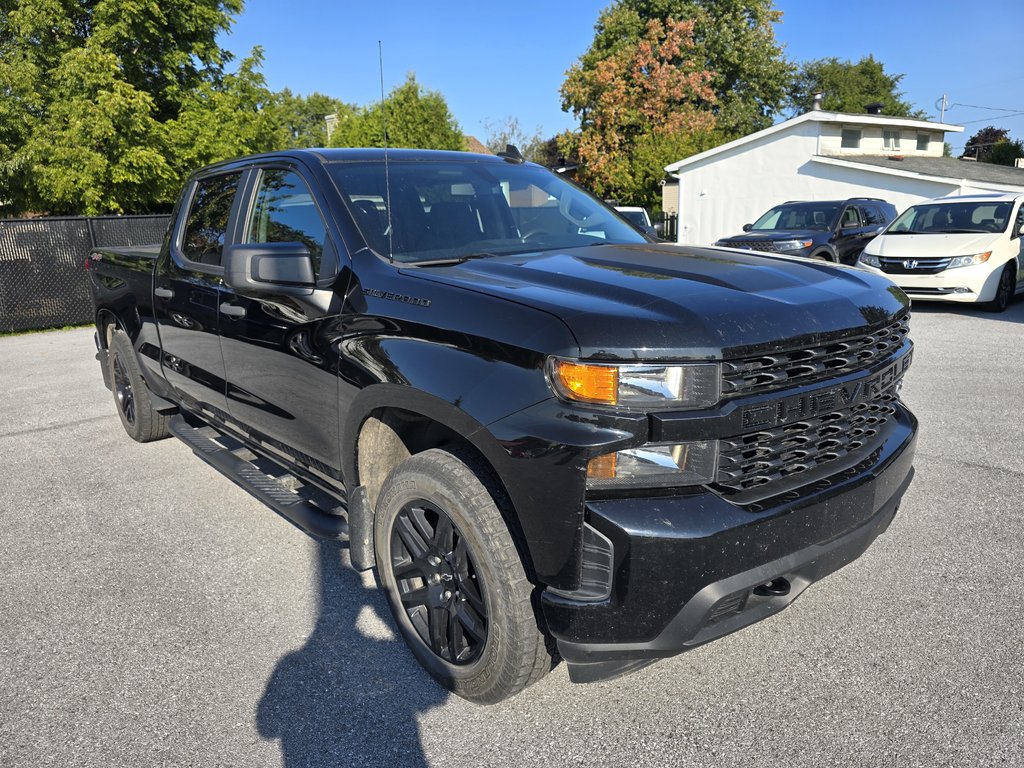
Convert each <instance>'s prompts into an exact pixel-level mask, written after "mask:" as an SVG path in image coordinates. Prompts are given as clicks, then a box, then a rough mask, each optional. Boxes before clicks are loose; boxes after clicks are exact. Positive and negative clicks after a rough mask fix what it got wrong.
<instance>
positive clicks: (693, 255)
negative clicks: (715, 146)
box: [403, 244, 910, 360]
mask: <svg viewBox="0 0 1024 768" xmlns="http://www.w3.org/2000/svg"><path fill="white" fill-rule="evenodd" d="M403 272H405V273H406V274H408V275H414V276H416V277H418V278H421V279H424V280H430V281H433V282H438V283H444V284H447V285H451V286H456V287H459V288H464V289H467V290H472V291H477V292H483V293H487V294H490V295H493V296H497V297H501V298H503V299H507V300H509V301H514V302H517V303H520V304H525V305H528V306H531V307H535V308H537V309H540V310H543V311H545V312H548V313H550V314H553V315H555V316H557V317H559V318H561V319H562V320H563V321H564V322H565V324H566V325H568V327H569V329H570V330H571V331H572V333H573V334H574V336H575V337H576V340H577V342H578V343H579V346H580V355H581V357H583V358H585V359H587V358H590V359H617V360H623V359H639V360H653V359H680V358H693V359H715V358H719V357H722V356H726V357H728V356H729V355H730V351H732V352H738V351H740V349H741V348H745V347H751V346H755V347H764V346H765V345H768V346H769V347H771V348H781V347H784V346H786V344H785V341H786V340H788V339H793V338H795V337H806V336H808V335H812V334H813V335H816V336H819V337H821V338H827V337H828V336H829V335H837V334H839V333H841V332H844V331H845V332H849V331H850V330H852V329H861V328H864V327H865V326H868V325H872V326H874V325H879V324H883V323H885V322H887V321H888V320H889V319H890V318H891V317H892V316H893V315H895V314H898V313H899V312H900V311H901V310H903V309H904V308H905V307H906V306H908V305H909V303H910V302H909V300H908V299H907V297H906V296H905V295H904V294H903V292H902V291H900V290H899V289H898V288H896V286H895V285H893V284H892V283H891V282H890V281H889V280H887V279H886V278H884V277H881V276H878V275H873V274H869V273H867V272H863V271H860V270H855V269H849V268H845V267H838V266H835V265H826V264H824V263H819V262H812V261H807V260H802V259H795V258H789V257H785V256H774V255H773V256H766V255H764V254H761V255H758V256H753V255H750V256H748V255H746V254H744V253H738V252H733V251H726V250H721V249H715V248H686V247H680V246H675V245H660V244H643V245H595V246H587V247H584V248H573V249H568V250H562V251H546V252H541V253H527V254H516V255H512V256H498V257H488V258H483V259H476V260H472V261H467V262H464V263H462V264H455V265H437V266H425V267H411V268H405V269H403Z"/></svg>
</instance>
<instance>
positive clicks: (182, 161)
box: [163, 48, 293, 201]
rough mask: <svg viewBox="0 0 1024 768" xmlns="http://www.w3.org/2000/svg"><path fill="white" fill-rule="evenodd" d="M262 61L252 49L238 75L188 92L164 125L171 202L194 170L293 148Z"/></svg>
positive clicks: (226, 76)
mask: <svg viewBox="0 0 1024 768" xmlns="http://www.w3.org/2000/svg"><path fill="white" fill-rule="evenodd" d="M262 61H263V52H262V51H261V50H260V49H259V48H256V49H254V50H253V52H252V55H250V56H248V57H247V58H245V59H243V60H242V61H241V62H240V64H239V67H238V71H237V72H235V73H232V74H228V75H225V76H223V77H222V78H221V80H220V82H219V83H217V84H213V83H209V82H206V83H203V84H202V85H200V86H199V87H198V88H196V89H195V90H194V91H193V92H192V93H190V94H189V95H188V97H187V98H186V99H185V100H184V103H183V104H182V108H181V112H180V114H179V115H178V117H177V118H176V119H175V120H171V121H169V122H168V123H166V124H165V125H164V126H163V127H164V135H165V140H166V144H167V148H168V156H169V158H170V163H171V165H172V166H173V169H174V178H175V185H174V188H173V190H172V193H171V196H170V198H169V201H173V199H174V195H176V194H177V187H178V186H179V185H180V181H181V180H183V179H184V178H185V177H186V176H188V174H189V173H191V172H192V171H194V170H195V169H196V168H199V167H201V166H204V165H209V164H210V163H214V162H217V161H219V160H226V159H228V158H232V157H238V156H239V155H247V154H253V153H256V152H270V151H272V150H275V149H283V148H284V147H286V146H289V145H291V144H292V143H293V141H292V137H291V135H290V134H289V127H288V126H287V125H286V124H285V123H284V122H283V121H282V119H281V113H280V111H279V109H278V107H279V98H278V94H275V93H273V92H272V91H270V90H269V89H268V88H267V85H266V81H265V80H264V78H263V74H262V73H261V72H260V71H259V67H260V65H261V63H262Z"/></svg>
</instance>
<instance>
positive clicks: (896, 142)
mask: <svg viewBox="0 0 1024 768" xmlns="http://www.w3.org/2000/svg"><path fill="white" fill-rule="evenodd" d="M882 140H883V142H884V146H885V148H886V149H899V148H900V132H899V131H882Z"/></svg>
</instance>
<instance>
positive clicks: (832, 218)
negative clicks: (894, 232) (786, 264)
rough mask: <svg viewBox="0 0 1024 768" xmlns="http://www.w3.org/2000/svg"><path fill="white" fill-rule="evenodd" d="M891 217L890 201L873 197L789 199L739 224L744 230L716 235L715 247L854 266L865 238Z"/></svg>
mask: <svg viewBox="0 0 1024 768" xmlns="http://www.w3.org/2000/svg"><path fill="white" fill-rule="evenodd" d="M895 218H896V208H895V207H894V206H893V204H892V203H887V202H886V201H885V200H880V199H878V198H877V197H851V198H850V199H849V200H826V201H823V202H803V201H796V200H791V201H789V202H787V203H783V204H782V205H777V206H775V207H774V208H772V209H771V210H770V211H768V212H767V213H765V214H764V215H763V216H761V218H759V219H758V220H757V221H755V222H754V223H753V224H744V225H743V232H744V233H745V234H742V235H736V236H735V237H726V238H722V239H721V240H719V241H718V242H716V243H715V245H722V246H725V247H727V248H744V249H746V250H751V251H768V252H770V253H785V254H789V255H793V256H809V257H811V258H812V259H821V260H823V261H834V262H840V263H843V264H854V263H856V261H857V257H858V256H860V252H861V251H863V250H864V246H865V245H867V244H868V241H870V240H871V238H873V237H874V236H875V235H877V234H878V233H879V232H881V231H882V229H883V228H885V227H886V226H887V225H888V224H889V222H891V221H892V220H893V219H895Z"/></svg>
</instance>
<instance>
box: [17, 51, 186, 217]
mask: <svg viewBox="0 0 1024 768" xmlns="http://www.w3.org/2000/svg"><path fill="white" fill-rule="evenodd" d="M52 75H53V85H52V88H51V94H50V95H51V96H52V98H53V101H52V103H51V104H50V106H49V109H48V111H47V118H48V119H46V120H40V121H38V122H37V124H36V125H35V126H34V129H33V130H31V131H30V132H29V134H28V136H27V139H26V141H25V142H24V143H23V144H22V146H20V147H19V148H18V149H17V151H16V156H17V158H18V162H19V163H21V164H22V166H23V168H24V170H25V171H26V172H27V174H26V175H27V177H28V178H31V184H26V185H25V187H23V189H22V194H21V196H20V199H19V198H15V199H16V200H18V201H19V202H20V203H21V204H22V205H24V206H26V207H30V208H35V209H45V210H47V211H49V212H51V213H69V214H73V213H81V214H87V215H96V214H101V213H125V212H133V211H140V210H145V209H147V208H149V207H150V206H151V205H152V204H153V203H155V202H157V203H158V202H164V201H167V200H168V199H169V198H170V196H171V195H172V194H173V187H174V184H175V180H176V179H175V175H174V173H173V171H172V169H171V168H170V167H169V165H168V163H167V161H166V159H165V155H166V152H165V147H164V144H163V135H162V131H161V126H160V124H159V123H158V122H157V121H156V120H155V119H154V118H153V111H154V104H153V99H152V97H151V96H150V95H149V94H148V93H145V92H143V91H140V90H138V89H137V88H134V87H132V86H131V85H130V84H128V83H126V82H124V81H123V80H122V79H120V77H119V69H118V63H117V59H116V57H115V56H114V54H112V53H110V52H107V51H94V50H91V46H85V47H83V48H78V49H74V50H71V51H69V52H68V53H66V54H65V55H64V56H63V58H62V62H61V65H60V66H59V67H57V68H56V69H55V70H54V72H53V73H52ZM26 180H27V179H26Z"/></svg>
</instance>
